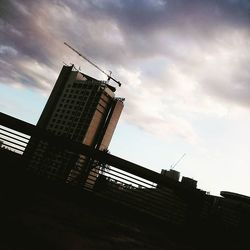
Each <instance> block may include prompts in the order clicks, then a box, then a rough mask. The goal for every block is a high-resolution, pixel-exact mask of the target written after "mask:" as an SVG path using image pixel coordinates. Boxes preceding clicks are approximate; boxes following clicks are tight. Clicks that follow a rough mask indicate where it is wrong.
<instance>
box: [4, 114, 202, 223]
mask: <svg viewBox="0 0 250 250" xmlns="http://www.w3.org/2000/svg"><path fill="white" fill-rule="evenodd" d="M0 126H1V127H0V134H1V141H3V144H2V149H7V150H11V151H14V152H15V153H18V154H21V155H22V158H23V160H25V162H26V170H27V171H32V172H33V173H34V174H38V175H40V176H43V177H45V178H48V179H54V180H60V181H63V182H65V183H68V184H73V185H78V186H81V187H82V188H84V189H85V190H88V191H91V192H93V193H95V194H96V195H99V196H102V197H105V198H107V199H110V200H113V201H115V202H119V203H121V204H124V205H126V206H130V207H133V208H135V209H137V210H140V211H143V212H146V213H148V214H151V215H153V216H156V217H158V218H161V219H163V220H165V221H168V222H171V223H173V224H178V225H181V224H184V223H185V221H186V220H187V219H188V218H187V211H188V210H190V206H191V207H192V206H196V212H197V211H198V210H199V209H201V208H200V207H199V201H200V199H201V198H202V197H203V196H204V194H203V193H201V192H200V191H198V190H195V189H194V190H187V189H186V188H184V187H183V186H182V185H181V183H179V182H176V181H174V180H172V179H170V178H167V177H165V176H162V175H160V174H158V173H156V172H154V171H151V170H149V169H146V168H144V167H141V166H139V165H137V164H134V163H132V162H129V161H126V160H124V159H121V158H119V157H116V156H114V155H111V154H109V153H106V152H103V151H99V150H96V149H93V148H91V147H89V146H87V145H83V144H81V143H76V142H74V141H72V140H69V139H67V138H62V137H58V136H55V135H54V134H51V133H49V132H48V131H43V130H41V129H39V128H37V127H36V126H34V125H32V124H28V123H26V122H24V121H21V120H18V119H16V118H13V117H10V116H8V115H5V114H3V113H0ZM197 207H199V209H198V210H197Z"/></svg>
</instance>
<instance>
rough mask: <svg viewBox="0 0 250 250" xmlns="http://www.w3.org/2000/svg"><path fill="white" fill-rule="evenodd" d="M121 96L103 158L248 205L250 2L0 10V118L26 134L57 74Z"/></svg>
mask: <svg viewBox="0 0 250 250" xmlns="http://www.w3.org/2000/svg"><path fill="white" fill-rule="evenodd" d="M64 41H66V42H68V43H69V44H71V45H72V46H73V47H74V48H76V49H77V50H79V51H80V52H81V53H83V54H84V55H85V56H87V57H88V58H90V59H91V60H93V61H94V62H95V63H97V64H98V65H99V66H101V67H102V68H104V69H106V70H112V72H113V73H112V76H113V77H115V78H117V79H119V80H120V81H121V82H122V83H123V85H122V87H121V88H119V89H118V90H117V95H118V96H121V97H125V98H126V101H125V109H124V112H123V114H122V118H121V121H120V123H119V126H118V127H117V131H116V133H115V136H114V139H113V141H112V144H111V152H112V153H113V154H115V155H118V156H121V157H123V158H126V159H127V160H131V161H133V162H136V163H138V164H141V165H143V166H145V167H148V168H150V169H153V170H155V171H157V172H160V170H161V169H162V168H164V169H169V168H170V166H171V165H172V164H174V163H175V162H176V161H177V160H178V159H179V158H180V157H181V156H182V155H183V154H184V153H185V154H186V156H185V157H184V159H183V160H182V161H181V162H180V163H179V164H178V165H177V166H176V170H179V171H180V172H181V174H182V175H185V176H188V177H191V178H194V179H197V180H198V187H199V188H201V189H204V190H206V191H210V192H211V193H212V194H217V195H218V194H219V191H222V190H227V191H232V192H238V193H242V194H246V195H250V183H249V176H250V131H249V128H250V116H249V115H250V52H249V50H250V1H249V0H238V1H237V0H220V1H219V0H209V1H205V0H203V1H202V0H123V1H122V0H99V1H98V0H74V1H70V0H54V1H51V0H42V1H31V0H23V1H21V0H20V1H18V0H8V1H7V0H1V2H0V111H1V112H5V113H8V114H10V115H13V116H15V117H18V118H21V119H23V120H26V121H28V122H31V123H33V124H35V123H36V122H37V120H38V118H39V116H40V113H41V111H42V108H43V106H44V104H45V103H46V100H47V98H48V95H49V93H50V92H51V90H52V87H53V85H54V83H55V81H56V78H57V76H58V74H59V72H60V69H61V67H62V65H63V63H66V64H70V63H74V64H75V65H76V67H77V68H80V69H81V70H82V71H83V72H84V73H86V74H89V75H91V76H93V77H96V78H98V79H105V76H103V75H101V74H100V72H98V71H96V70H95V69H94V68H93V67H91V66H90V65H88V64H87V62H85V61H83V60H82V59H81V58H79V57H78V56H77V55H76V54H75V53H74V52H72V51H71V50H69V49H68V48H67V47H66V46H65V45H64V44H63V42H64Z"/></svg>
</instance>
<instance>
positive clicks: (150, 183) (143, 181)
mask: <svg viewBox="0 0 250 250" xmlns="http://www.w3.org/2000/svg"><path fill="white" fill-rule="evenodd" d="M114 168H116V167H112V169H111V171H114V172H117V173H119V174H122V175H125V176H127V177H129V178H133V179H135V180H138V181H140V182H142V183H145V184H147V185H151V186H153V184H152V182H150V181H148V182H146V181H145V180H140V179H138V178H135V177H133V176H130V175H128V174H125V173H122V172H119V171H117V170H115V169H114Z"/></svg>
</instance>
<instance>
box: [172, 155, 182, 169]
mask: <svg viewBox="0 0 250 250" xmlns="http://www.w3.org/2000/svg"><path fill="white" fill-rule="evenodd" d="M185 155H186V153H185V154H183V155H182V156H181V157H180V159H179V160H178V161H177V162H176V163H174V164H172V165H171V167H170V169H174V168H175V167H176V165H177V164H178V163H179V162H180V161H181V160H182V159H183V158H184V157H185Z"/></svg>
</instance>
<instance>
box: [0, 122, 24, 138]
mask: <svg viewBox="0 0 250 250" xmlns="http://www.w3.org/2000/svg"><path fill="white" fill-rule="evenodd" d="M0 130H3V131H5V132H7V133H10V134H13V135H16V136H18V137H21V138H23V139H26V140H27V141H28V140H29V138H27V137H25V136H23V135H20V134H17V133H15V132H12V131H10V130H7V129H4V128H3V126H1V127H0ZM27 136H28V135H27Z"/></svg>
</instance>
